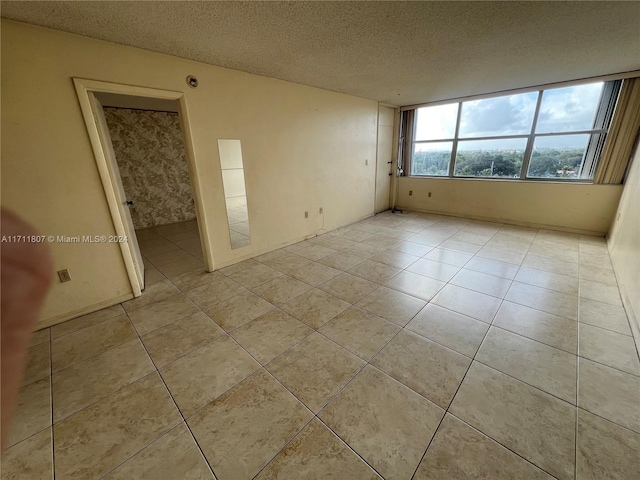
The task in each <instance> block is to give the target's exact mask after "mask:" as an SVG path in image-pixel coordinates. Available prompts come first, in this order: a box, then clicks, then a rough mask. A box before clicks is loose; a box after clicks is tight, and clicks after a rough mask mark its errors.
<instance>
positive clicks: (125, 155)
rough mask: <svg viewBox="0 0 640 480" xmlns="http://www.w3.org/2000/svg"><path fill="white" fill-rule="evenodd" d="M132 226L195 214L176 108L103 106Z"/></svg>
mask: <svg viewBox="0 0 640 480" xmlns="http://www.w3.org/2000/svg"><path fill="white" fill-rule="evenodd" d="M104 115H105V117H106V119H107V125H108V127H109V134H110V135H111V141H112V142H113V150H114V151H115V154H116V159H117V161H118V167H119V169H120V176H121V177H122V184H123V186H124V191H125V192H126V194H127V200H133V202H134V205H133V207H130V211H131V218H132V219H133V225H134V226H135V228H145V227H155V226H158V225H166V224H168V223H175V222H182V221H183V220H191V219H194V218H196V211H195V204H194V202H193V193H192V189H191V178H190V176H189V170H188V167H187V155H186V151H185V148H184V141H183V138H182V131H181V130H180V119H179V117H178V114H177V113H169V112H153V111H148V110H131V109H128V108H110V107H105V108H104Z"/></svg>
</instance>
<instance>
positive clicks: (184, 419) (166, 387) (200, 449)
mask: <svg viewBox="0 0 640 480" xmlns="http://www.w3.org/2000/svg"><path fill="white" fill-rule="evenodd" d="M127 318H128V319H129V322H130V323H131V326H132V327H133V329H134V331H135V332H136V336H137V337H138V341H139V342H140V344H141V345H142V348H144V351H145V353H146V354H147V358H148V359H149V361H150V362H151V364H152V365H153V368H154V372H152V373H155V374H157V376H158V378H159V379H160V381H161V382H162V384H163V386H164V388H165V390H166V392H167V393H168V394H169V397H170V398H171V401H172V402H173V405H174V407H175V408H176V410H177V412H178V414H179V415H180V418H181V419H182V422H180V423H184V425H185V426H186V428H187V430H188V431H189V434H190V436H191V438H192V439H193V441H194V442H195V444H196V446H197V447H198V451H199V452H200V455H202V458H203V459H204V461H205V463H206V464H207V466H208V467H209V470H210V472H211V474H212V475H213V478H217V477H216V475H215V472H214V471H213V468H212V467H211V465H210V464H209V461H208V460H207V457H206V456H205V455H204V452H203V451H202V448H201V447H200V444H199V443H198V441H197V440H196V438H195V436H194V435H193V432H192V431H191V428H189V425H188V424H187V420H186V418H185V416H184V414H183V413H182V411H181V410H180V408H179V407H178V403H177V402H176V400H175V398H174V397H173V394H172V393H171V390H169V387H168V386H167V383H166V382H165V380H164V378H163V377H162V375H161V374H160V369H159V368H158V366H157V365H156V363H155V362H154V361H153V358H152V357H151V355H150V354H149V351H148V350H147V347H146V346H145V344H144V342H143V341H142V338H141V337H140V334H139V333H138V331H137V330H135V326H134V325H133V322H132V321H131V319H130V318H129V315H128V314H127ZM152 373H149V374H148V375H151V374H152ZM148 375H145V376H143V377H142V378H145V377H146V376H148ZM138 380H140V379H138ZM123 388H124V387H123ZM180 423H178V424H176V425H174V426H172V427H171V428H170V429H169V430H167V431H166V432H165V433H163V434H162V435H160V436H159V437H158V438H156V439H154V440H153V441H151V442H149V443H148V444H147V445H145V446H144V447H143V448H141V449H140V450H138V451H137V452H136V453H134V454H133V455H131V456H130V457H128V458H127V459H125V460H124V461H123V462H122V463H120V464H119V465H118V467H119V466H120V465H122V464H124V463H125V462H127V461H128V460H130V459H132V458H133V457H135V456H136V455H137V454H138V453H140V452H141V451H142V450H144V449H145V448H147V447H148V446H150V445H152V444H153V443H155V442H156V441H158V440H159V439H160V438H162V437H163V436H164V435H166V434H167V433H168V432H170V431H171V430H173V429H174V428H175V427H177V426H178V425H179V424H180ZM118 467H116V468H118ZM113 470H114V469H112V470H111V471H113ZM107 473H108V472H107Z"/></svg>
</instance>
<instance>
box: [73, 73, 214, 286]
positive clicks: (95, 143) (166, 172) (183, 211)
mask: <svg viewBox="0 0 640 480" xmlns="http://www.w3.org/2000/svg"><path fill="white" fill-rule="evenodd" d="M74 83H75V85H76V91H77V93H78V98H79V100H80V104H81V107H82V111H83V116H84V119H85V123H86V124H87V130H88V132H89V136H90V139H91V143H92V147H93V150H94V153H95V156H96V162H97V165H98V170H99V172H100V176H101V179H102V184H103V187H104V190H105V195H106V197H107V201H108V204H109V208H110V211H111V216H112V218H113V221H114V226H115V228H116V233H117V235H118V236H125V237H127V240H128V241H127V242H123V243H120V248H121V250H122V254H123V260H124V262H125V266H126V268H127V273H128V276H129V280H130V282H131V286H132V290H133V293H134V296H139V295H141V293H142V290H143V289H144V286H145V270H146V272H147V274H148V280H151V281H154V280H157V279H158V278H162V276H163V275H164V276H175V275H179V274H181V273H186V271H187V270H188V271H191V270H196V269H198V268H201V269H202V270H206V271H211V270H212V261H211V253H210V250H209V242H208V241H207V238H208V236H207V228H206V224H205V223H204V221H203V218H204V216H203V213H202V210H203V205H202V200H201V195H200V191H199V188H198V185H199V183H198V181H197V180H198V179H197V171H196V169H195V165H194V158H193V146H192V142H191V135H190V130H189V122H188V115H187V111H186V103H185V101H184V95H183V94H182V93H181V92H170V91H165V90H156V89H148V88H141V87H131V86H127V85H118V84H110V83H105V82H95V81H90V80H82V79H74ZM162 150H164V151H162ZM185 269H186V270H185Z"/></svg>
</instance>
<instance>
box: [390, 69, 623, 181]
mask: <svg viewBox="0 0 640 480" xmlns="http://www.w3.org/2000/svg"><path fill="white" fill-rule="evenodd" d="M597 82H603V87H602V91H601V94H600V99H599V101H598V107H597V109H596V112H595V115H594V120H593V124H592V126H593V128H591V129H588V130H576V131H566V132H548V133H535V131H536V127H537V124H538V117H539V114H540V108H541V105H542V100H543V98H544V92H545V91H548V90H554V89H558V88H565V87H571V86H577V85H585V84H591V83H597ZM621 84H622V79H621V78H620V77H618V78H592V79H588V80H585V81H579V82H564V83H562V84H556V85H544V86H541V87H534V88H528V89H519V90H514V91H507V92H496V93H493V94H488V95H479V96H474V97H465V98H460V99H452V100H449V101H439V102H433V103H427V104H421V105H415V106H407V107H402V108H401V112H402V121H401V131H400V139H401V154H402V157H403V159H402V160H403V161H402V164H401V167H400V169H399V173H400V175H404V176H409V177H412V178H430V179H445V178H449V179H451V178H453V179H473V180H498V181H520V182H522V181H527V182H562V183H587V184H592V183H594V178H595V172H596V169H597V167H598V163H599V161H600V156H601V154H602V150H603V146H604V142H605V140H606V137H607V133H608V130H609V127H610V125H611V120H612V117H613V113H614V110H615V106H616V104H617V102H618V99H619V96H620V90H621ZM532 92H536V93H537V99H536V106H535V110H534V114H533V119H532V122H531V129H530V131H529V133H522V134H515V135H493V136H485V137H468V138H460V135H459V134H460V121H461V116H462V107H463V103H465V102H469V101H474V100H484V99H490V98H499V97H505V96H510V95H517V94H523V93H532ZM451 104H457V114H456V125H455V130H454V132H455V133H454V137H453V138H439V139H430V140H414V139H415V137H416V128H417V123H418V122H417V118H418V115H417V112H418V109H420V108H423V107H431V106H439V105H451ZM406 132H408V133H409V135H407V134H406ZM567 135H589V139H588V141H587V144H586V146H585V152H584V154H583V159H582V163H581V167H580V176H579V177H578V178H569V177H535V176H529V175H528V173H529V166H530V163H531V158H532V154H533V149H534V148H533V147H534V144H535V140H536V138H539V137H554V136H555V137H557V136H567ZM509 139H526V144H525V150H524V153H523V159H522V165H521V168H520V173H519V175H518V177H506V176H505V177H493V176H474V175H455V166H456V156H457V152H458V144H459V143H460V142H465V141H482V140H509ZM443 142H451V143H452V148H451V156H450V158H449V163H448V171H447V174H446V175H429V174H414V173H413V156H414V152H415V145H417V144H429V143H443ZM585 172H586V174H587V176H585V175H584V173H585Z"/></svg>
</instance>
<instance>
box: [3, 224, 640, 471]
mask: <svg viewBox="0 0 640 480" xmlns="http://www.w3.org/2000/svg"><path fill="white" fill-rule="evenodd" d="M194 227H195V223H194V222H190V223H186V224H182V225H172V226H166V227H159V228H157V229H149V230H147V231H145V232H141V233H140V244H141V247H142V251H143V253H144V255H145V259H146V260H147V261H148V263H149V265H148V270H147V288H146V290H145V292H144V294H143V295H142V296H141V297H139V298H137V299H134V300H131V301H128V302H125V303H123V304H122V305H115V306H113V307H110V308H107V309H104V310H102V311H99V312H96V313H92V314H90V315H85V316H84V317H81V318H78V319H75V320H71V321H69V322H66V323H63V324H61V325H57V326H55V327H52V328H50V329H46V330H42V331H39V332H37V333H36V334H35V335H34V339H33V344H32V346H31V348H30V355H29V358H30V360H29V366H28V368H27V372H26V375H25V380H24V386H23V387H22V391H21V393H20V399H19V408H18V411H17V414H16V417H15V420H14V423H13V428H12V433H11V437H10V444H11V445H12V446H11V448H9V449H8V450H7V451H6V452H5V455H4V459H3V465H2V467H3V470H2V478H3V479H13V478H29V479H35V478H41V479H51V478H53V471H54V470H55V478H56V479H58V480H66V479H83V480H84V479H98V478H105V479H111V480H113V479H132V478H136V479H154V480H155V479H168V480H173V479H184V478H189V479H206V478H215V477H214V474H215V476H216V477H217V478H218V479H221V480H223V479H234V480H235V479H250V478H258V479H275V478H279V479H302V478H317V479H325V478H337V479H375V478H380V477H383V478H388V479H410V478H413V479H447V480H450V479H462V478H465V479H467V478H487V479H497V478H501V479H502V478H509V479H538V478H540V479H543V478H554V477H555V478H558V479H562V480H567V479H574V478H577V479H604V478H607V479H632V478H640V477H639V472H640V406H639V405H640V361H639V359H638V354H637V352H636V349H635V345H634V342H633V338H632V336H631V331H630V328H629V323H628V321H627V317H626V315H625V312H624V310H623V308H622V304H621V301H620V297H619V294H618V290H617V285H616V279H615V276H614V274H613V271H612V266H611V262H610V259H609V255H608V253H607V248H606V244H605V241H604V239H602V238H595V237H589V236H579V235H575V234H569V233H562V232H555V231H548V230H538V229H531V228H523V227H517V226H512V225H501V224H493V223H486V222H478V221H471V220H468V219H462V218H451V217H443V216H437V215H428V214H417V213H410V214H403V215H392V214H390V213H385V214H381V215H378V216H376V217H374V218H371V219H368V220H365V221H363V222H360V223H358V224H355V225H352V226H349V227H347V228H342V229H339V230H337V231H334V232H330V233H328V234H325V235H322V236H319V237H315V238H312V239H310V240H307V241H304V242H301V243H298V244H295V245H292V246H290V247H287V248H283V249H280V250H277V251H274V252H271V253H268V254H266V255H262V256H259V257H256V258H255V259H251V260H247V261H244V262H241V263H238V264H236V265H233V266H230V267H227V268H223V269H222V270H220V271H217V272H214V273H210V274H207V273H203V272H202V256H201V255H202V254H201V251H200V244H199V239H198V237H197V228H194ZM54 465H55V467H54Z"/></svg>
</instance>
